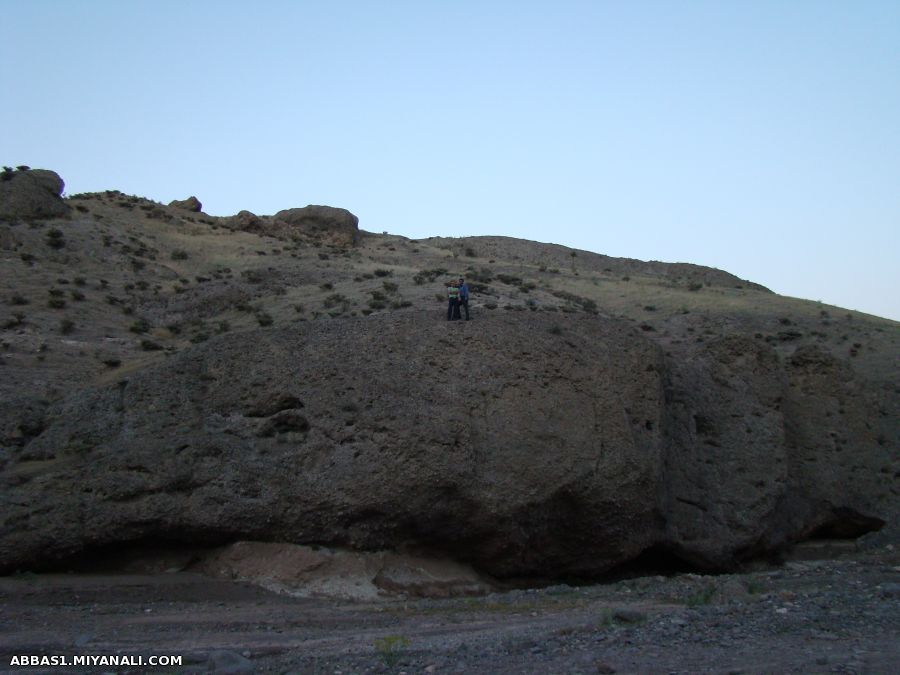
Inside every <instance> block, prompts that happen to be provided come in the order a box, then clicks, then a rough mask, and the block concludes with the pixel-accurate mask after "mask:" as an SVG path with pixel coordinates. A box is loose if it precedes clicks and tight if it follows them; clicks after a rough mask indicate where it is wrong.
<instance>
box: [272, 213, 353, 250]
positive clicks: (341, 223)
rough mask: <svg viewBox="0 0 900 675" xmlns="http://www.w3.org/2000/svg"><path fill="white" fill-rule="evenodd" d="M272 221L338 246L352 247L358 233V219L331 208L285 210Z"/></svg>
mask: <svg viewBox="0 0 900 675" xmlns="http://www.w3.org/2000/svg"><path fill="white" fill-rule="evenodd" d="M273 220H274V221H275V222H276V223H281V224H284V225H287V226H289V227H290V228H291V229H293V230H295V231H296V232H299V233H302V234H307V235H313V236H316V237H319V238H322V237H324V238H326V239H328V240H329V242H330V243H332V244H334V245H338V246H351V245H353V244H354V243H356V238H357V234H358V232H359V218H357V217H356V216H354V215H353V214H352V213H350V212H349V211H348V210H347V209H338V208H335V207H333V206H314V205H310V206H304V207H303V208H300V209H285V210H284V211H279V212H278V213H276V214H275V215H274V216H273Z"/></svg>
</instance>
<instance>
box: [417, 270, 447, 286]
mask: <svg viewBox="0 0 900 675" xmlns="http://www.w3.org/2000/svg"><path fill="white" fill-rule="evenodd" d="M446 273H447V270H445V269H444V268H443V267H436V268H434V269H431V270H420V271H418V272H416V273H415V275H414V276H413V281H414V282H415V283H416V285H418V286H421V285H422V284H425V283H431V282H433V281H434V280H435V279H437V278H438V277H439V276H441V275H442V274H446Z"/></svg>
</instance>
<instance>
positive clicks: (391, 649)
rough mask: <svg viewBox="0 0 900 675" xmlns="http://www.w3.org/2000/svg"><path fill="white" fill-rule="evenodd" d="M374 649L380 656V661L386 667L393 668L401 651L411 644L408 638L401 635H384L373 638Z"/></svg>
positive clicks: (399, 657)
mask: <svg viewBox="0 0 900 675" xmlns="http://www.w3.org/2000/svg"><path fill="white" fill-rule="evenodd" d="M374 644H375V651H376V652H378V655H379V656H380V657H381V660H382V662H383V663H384V665H385V666H386V667H388V668H393V667H394V666H396V665H397V663H399V661H400V659H401V658H402V656H403V651H404V650H405V649H407V648H408V647H409V645H410V644H411V642H410V639H409V638H408V637H405V636H403V635H386V636H384V637H380V638H376V639H375V643H374Z"/></svg>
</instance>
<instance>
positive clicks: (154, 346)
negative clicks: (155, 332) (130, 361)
mask: <svg viewBox="0 0 900 675" xmlns="http://www.w3.org/2000/svg"><path fill="white" fill-rule="evenodd" d="M141 349H143V350H144V351H145V352H156V351H159V350H160V349H162V345H161V344H159V343H158V342H154V341H153V340H141Z"/></svg>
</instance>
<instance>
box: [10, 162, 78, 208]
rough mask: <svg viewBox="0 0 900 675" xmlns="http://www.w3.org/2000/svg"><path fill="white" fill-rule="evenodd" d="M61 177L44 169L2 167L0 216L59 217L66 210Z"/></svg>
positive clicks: (63, 185)
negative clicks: (3, 169) (14, 169)
mask: <svg viewBox="0 0 900 675" xmlns="http://www.w3.org/2000/svg"><path fill="white" fill-rule="evenodd" d="M64 187H65V184H64V183H63V179H62V178H60V177H59V175H58V174H56V173H54V172H53V171H47V170H45V169H26V168H25V167H23V169H22V170H18V171H12V170H5V171H4V172H3V173H2V174H0V220H20V219H21V220H34V219H36V218H61V217H63V216H65V215H66V214H68V213H69V206H68V205H67V204H66V203H65V202H64V201H63V199H62V196H61V195H62V193H63V189H64Z"/></svg>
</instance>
